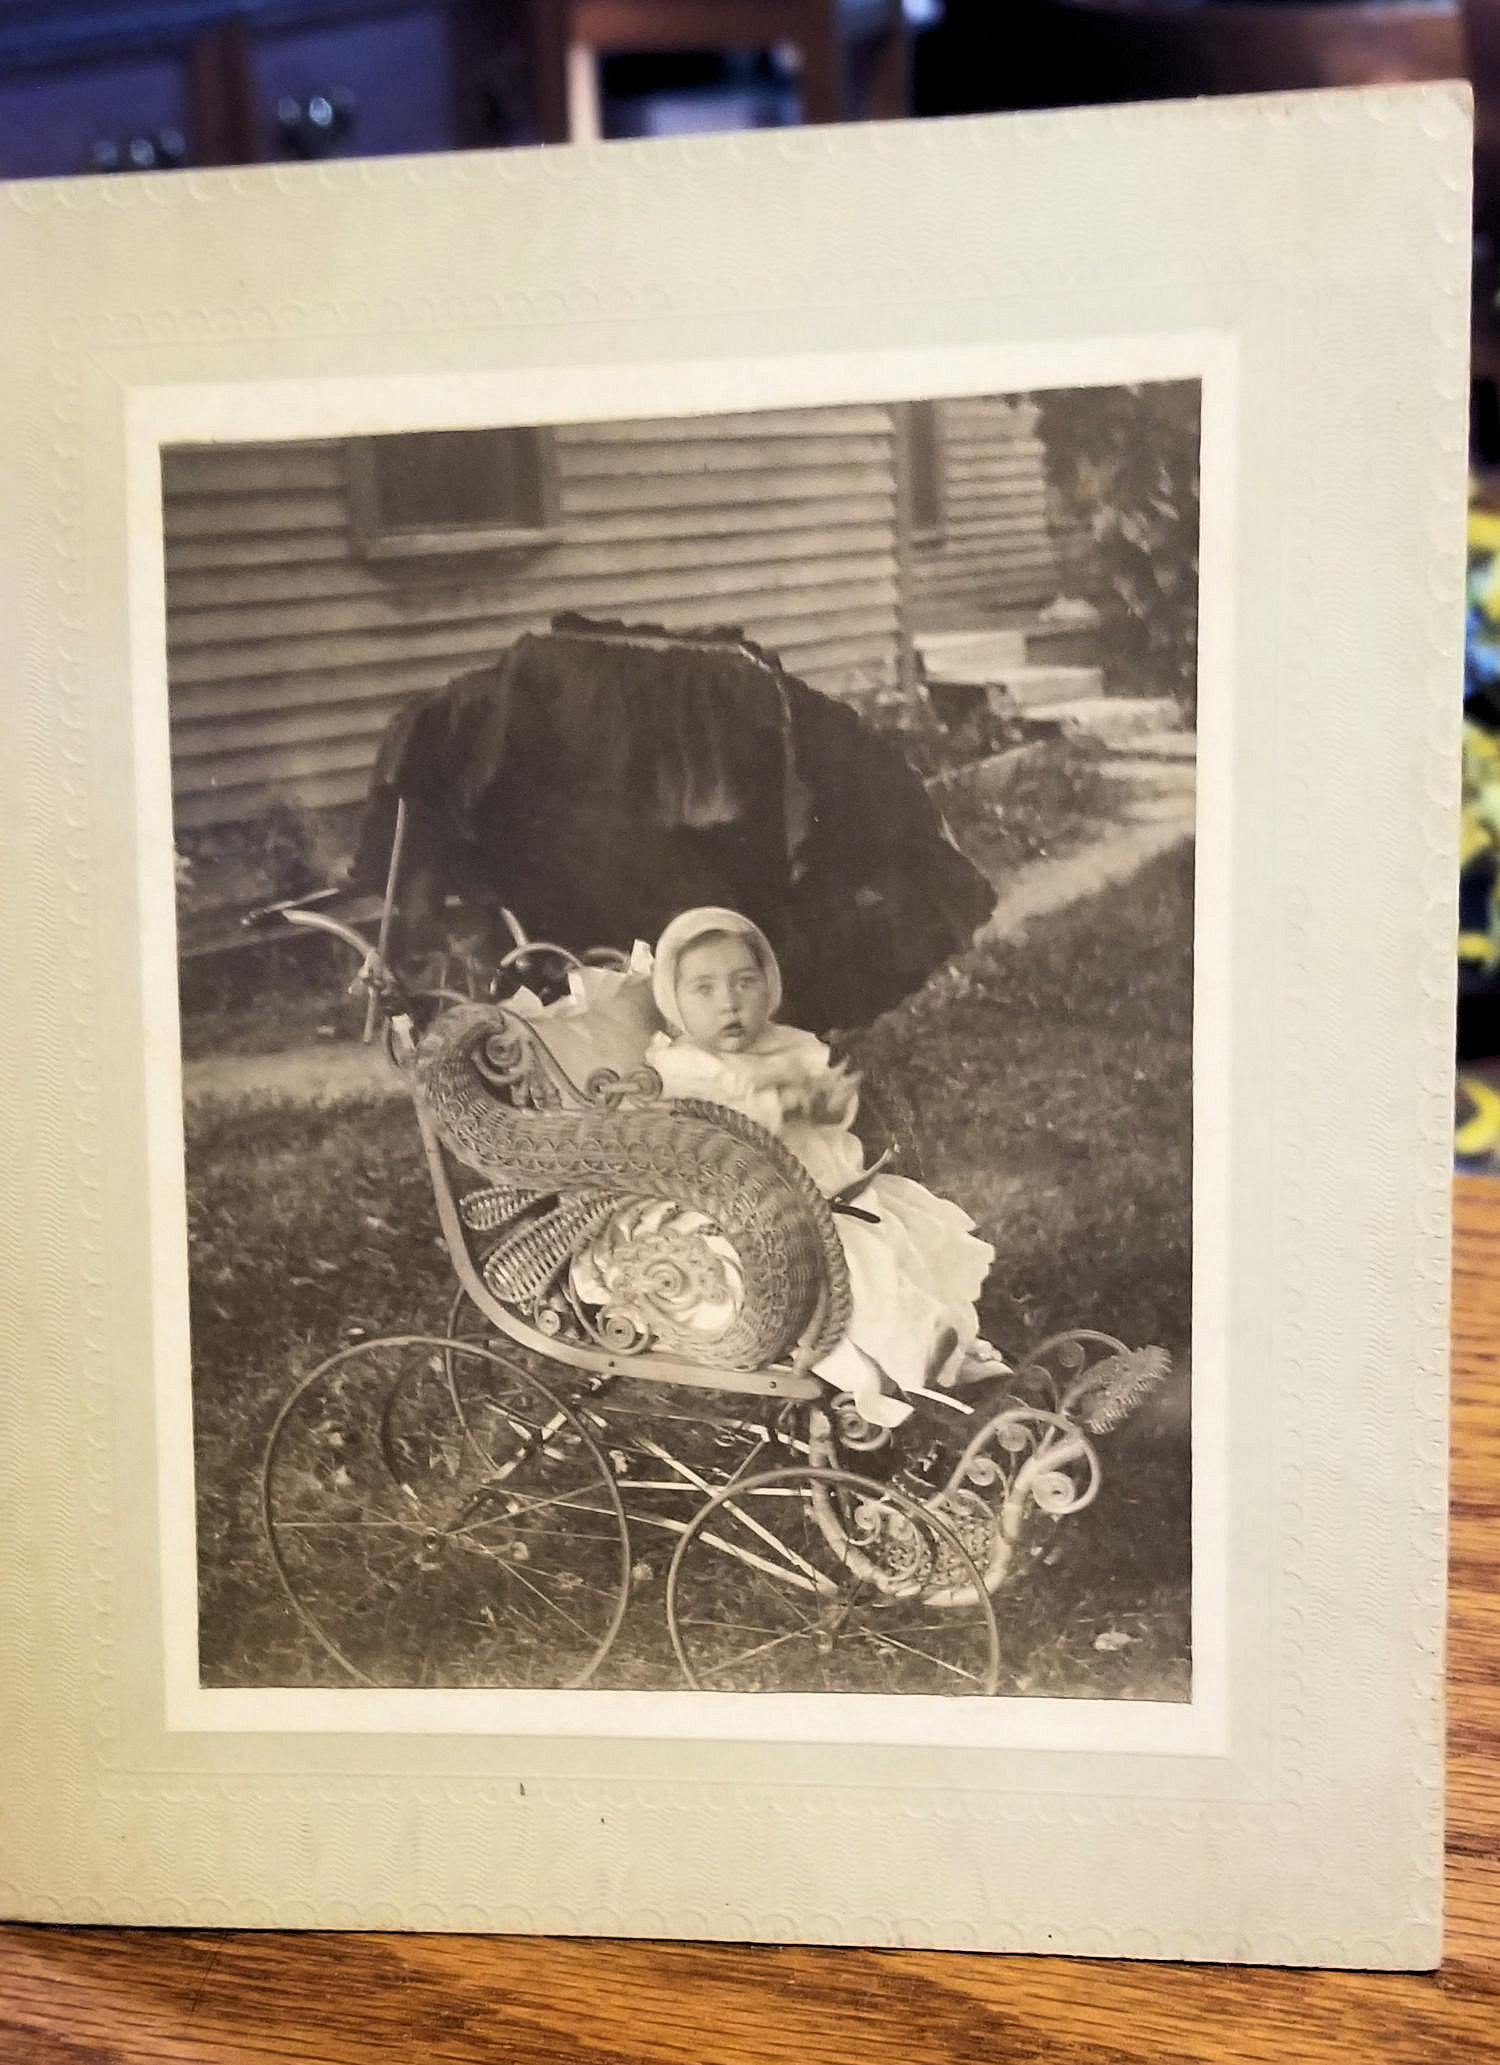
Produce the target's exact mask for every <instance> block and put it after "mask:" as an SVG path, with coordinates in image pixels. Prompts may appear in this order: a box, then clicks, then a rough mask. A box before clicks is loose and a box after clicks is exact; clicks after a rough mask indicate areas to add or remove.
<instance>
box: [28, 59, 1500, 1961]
mask: <svg viewBox="0 0 1500 2065" xmlns="http://www.w3.org/2000/svg"><path fill="white" fill-rule="evenodd" d="M1470 134H1471V132H1470V116H1469V107H1468V98H1467V94H1466V91H1465V89H1464V88H1463V87H1461V86H1458V85H1453V86H1436V87H1423V88H1405V87H1397V88H1391V89H1382V90H1378V91H1370V92H1359V93H1327V94H1321V93H1320V94H1313V95H1304V96H1291V97H1284V98H1266V99H1254V100H1244V101H1216V102H1209V103H1200V104H1192V105H1190V104H1182V105H1161V106H1156V107H1139V108H1126V109H1117V110H1085V111H1079V112H1069V113H1060V114H1049V115H1039V116H1025V117H1011V118H996V119H990V118H986V119H980V120H964V121H957V122H944V123H934V124H927V125H916V124H910V125H908V124H897V125H892V126H887V127H871V128H862V129H861V128H848V129H839V130H804V131H793V132H786V133H782V134H778V135H776V136H755V137H732V138H717V139H712V140H704V141H675V142H670V143H656V144H643V145H618V146H616V145H605V146H598V147H589V148H580V149H569V150H545V151H532V152H516V153H503V152H502V153H494V154H487V155H474V156H462V157H446V158H429V159H424V160H419V161H402V162H387V163H355V164H342V165H339V164H335V165H327V166H321V167H301V168H294V169H282V170H269V169H267V170H251V171H244V172H237V171H227V172H220V173H209V174H202V175H199V174H173V175H169V176H162V177H152V176H147V177H140V178H132V179H130V180H118V181H111V180H103V179H94V180H80V181H64V182H57V183H47V182H37V183H32V184H20V185H15V186H12V187H9V188H7V189H4V190H0V270H3V276H4V277H5V279H6V280H7V281H8V282H9V283H10V286H9V291H8V293H7V296H6V300H5V307H4V310H3V313H0V336H3V343H4V363H5V368H6V370H5V375H4V379H3V383H0V416H3V438H0V450H3V452H4V455H5V456H4V462H3V463H4V473H5V481H6V488H7V494H6V509H7V514H8V520H7V523H6V525H5V528H4V532H3V535H0V596H3V602H4V613H5V621H6V623H7V625H8V626H9V632H10V635H9V636H8V638H7V639H6V641H5V644H4V648H3V658H0V669H3V673H4V686H5V692H4V696H3V699H0V709H3V712H4V715H3V720H0V721H3V724H4V727H5V740H6V744H5V751H4V755H3V759H0V781H3V782H4V784H5V787H6V807H5V810H4V824H5V836H6V848H7V864H6V879H7V889H8V896H7V908H8V913H9V922H8V925H7V928H6V938H5V948H4V951H5V955H6V961H7V979H6V982H5V984H4V997H5V1005H4V1008H5V1011H6V1014H7V1018H8V1021H9V1033H8V1051H9V1056H10V1062H9V1084H8V1087H7V1090H6V1092H5V1095H4V1097H3V1100H0V1104H3V1108H4V1110H5V1113H6V1119H7V1126H6V1138H7V1161H8V1165H9V1167H10V1169H11V1171H12V1178H13V1180H12V1182H11V1183H10V1184H9V1185H8V1186H7V1193H6V1203H5V1231H4V1239H3V1242H0V1251H3V1253H4V1256H5V1267H6V1272H7V1277H8V1279H9V1284H8V1291H7V1301H6V1302H7V1307H8V1310H9V1312H10V1314H11V1315H12V1318H11V1325H10V1327H9V1329H8V1331H7V1345H6V1350H5V1354H6V1364H7V1375H6V1381H5V1384H4V1387H3V1402H0V1414H3V1416H4V1426H5V1435H4V1440H3V1443H0V1471H3V1473H4V1482H5V1491H4V1499H3V1505H0V1512H3V1521H0V1525H3V1529H4V1540H5V1549H4V1555H3V1557H0V1598H3V1602H4V1611H3V1616H0V1624H3V1627H4V1630H5V1635H4V1640H5V1648H6V1664H5V1669H4V1672H3V1674H0V1712H3V1716H4V1741H5V1769H6V1777H5V1803H4V1812H3V1818H0V1907H3V1910H4V1912H6V1913H7V1914H10V1915H14V1916H18V1917H27V1918H35V1919H42V1920H56V1921H68V1922H75V1923H76V1922H122V1923H140V1924H158V1925H181V1924H193V1925H197V1926H211V1925H224V1926H236V1927H244V1926H251V1927H273V1926H285V1927H303V1926H307V1927H311V1926H318V1927H351V1928H376V1927H379V1928H415V1929H423V1928H430V1929H463V1930H500V1931H526V1932H558V1933H579V1932H581V1933H591V1934H592V1933H601V1934H627V1935H654V1936H667V1937H671V1936H679V1937H699V1938H719V1939H737V1938H750V1939H757V1940H772V1941H814V1942H827V1943H858V1944H872V1945H879V1944H892V1945H931V1946H938V1947H954V1948H982V1949H992V1950H1010V1951H1048V1950H1051V1951H1062V1952H1068V1953H1077V1954H1096V1955H1097V1954H1102V1955H1120V1956H1137V1957H1156V1958H1203V1959H1236V1960H1254V1961H1265V1962H1286V1963H1298V1964H1327V1965H1341V1966H1383V1967H1420V1966H1427V1965H1431V1964H1432V1963H1434V1962H1435V1961H1436V1960H1437V1958H1438V1957H1439V1955H1440V1949H1441V1854H1442V1769H1443V1762H1442V1759H1443V1748H1442V1745H1443V1733H1442V1701H1441V1680H1442V1622H1443V1564H1444V1544H1445V1530H1444V1511H1445V1433H1446V1412H1445V1407H1446V1394H1445V1379H1446V1345H1447V1344H1446V1316H1447V1274H1448V1219H1449V1204H1448V1184H1449V1155H1450V1141H1449V1132H1450V1123H1451V1053H1452V998H1453V986H1454V984H1453V967H1454V957H1453V938H1452V934H1453V906H1454V875H1455V868H1456V854H1457V834H1456V800H1455V799H1456V787H1457V782H1456V753H1457V741H1458V714H1459V705H1460V683H1461V642H1462V625H1463V584H1464V536H1463V533H1464V509H1465V452H1466V408H1467V371H1466V341H1467V282H1468V248H1469V214H1468V210H1469V154H1470ZM1158 381H1164V382H1174V383H1182V382H1196V383H1198V387H1199V397H1200V417H1199V420H1200V425H1201V431H1200V436H1201V443H1200V458H1201V504H1200V516H1199V523H1200V529H1199V548H1200V549H1199V562H1200V563H1199V570H1198V581H1199V589H1198V646H1197V778H1196V790H1195V793H1196V830H1195V834H1194V845H1193V851H1194V855H1195V897H1196V902H1195V905H1194V907H1193V917H1192V921H1191V924H1192V939H1191V942H1190V944H1191V948H1192V963H1193V974H1192V983H1193V989H1192V999H1191V1016H1192V1029H1191V1030H1192V1053H1193V1065H1192V1083H1191V1086H1190V1092H1189V1089H1188V1087H1187V1086H1184V1089H1183V1095H1184V1097H1186V1096H1188V1095H1189V1094H1190V1096H1191V1118H1192V1136H1193V1144H1192V1162H1191V1220H1192V1286H1191V1292H1192V1338H1191V1357H1190V1362H1191V1479H1192V1496H1191V1545H1192V1555H1191V1573H1192V1575H1191V1676H1190V1683H1189V1686H1188V1690H1187V1696H1186V1697H1185V1698H1182V1697H1179V1698H1177V1699H1175V1700H1168V1699H1165V1698H1163V1699H1150V1698H1146V1699H1140V1700H1136V1701H1131V1700H1130V1699H1124V1698H1119V1697H1115V1698H1112V1699H1111V1698H1103V1697H1100V1698H1092V1697H1081V1698H1080V1697H1074V1698H1045V1699H1027V1698H1025V1697H1019V1696H1015V1688H1014V1687H1012V1688H1010V1695H1009V1696H1002V1697H995V1698H988V1699H959V1698H953V1699H941V1698H934V1697H902V1696H897V1695H893V1694H884V1693H878V1692H877V1693H869V1692H862V1691H859V1690H855V1691H852V1692H843V1693H839V1694H836V1695H834V1694H826V1693H822V1694H820V1693H813V1694H808V1693H805V1692H788V1693H781V1692H775V1691H753V1692H748V1693H747V1692H716V1691H687V1690H659V1689H658V1690H650V1691H644V1692H643V1691H630V1690H625V1691H619V1690H614V1691H609V1690H605V1691H597V1690H596V1691H590V1690H583V1691H540V1692H535V1691H533V1692H527V1691H524V1690H519V1689H505V1688H501V1689H489V1690H475V1691H468V1690H447V1691H424V1690H420V1689H411V1688H401V1687H398V1686H391V1687H387V1688H385V1689H380V1688H378V1687H372V1686H368V1685H365V1686H361V1685H358V1684H355V1683H352V1682H351V1683H347V1684H343V1685H341V1684H340V1683H339V1682H338V1681H337V1678H336V1677H335V1678H334V1679H333V1680H332V1681H331V1682H328V1683H322V1684H320V1683H319V1682H318V1681H317V1679H316V1678H314V1679H312V1680H311V1681H307V1680H304V1681H302V1682H301V1683H300V1684H296V1685H290V1686H285V1687H281V1688H276V1687H272V1688H269V1689H268V1688H265V1687H263V1686H257V1685H254V1684H252V1683H249V1682H246V1683H245V1684H243V1685H241V1686H239V1687H236V1686H234V1685H233V1684H231V1685H228V1686H226V1685H225V1684H224V1683H222V1682H220V1683H218V1684H213V1683H208V1682H205V1677H206V1673H205V1672H204V1670H203V1669H202V1667H201V1659H200V1655H199V1649H198V1639H199V1631H198V1625H197V1616H196V1610H195V1597H194V1593H195V1581H196V1580H195V1564H194V1556H195V1537H194V1527H195V1518H194V1504H193V1488H194V1470H195V1458H194V1447H193V1442H194V1423H193V1416H192V1396H191V1390H190V1386H189V1373H190V1372H189V1340H188V1331H187V1318H186V1311H187V1290H188V1262H187V1255H186V1247H187V1243H186V1239H185V1230H184V1216H183V1215H184V1198H183V1174H182V1139H183V1134H182V1124H183V1119H182V1101H181V1100H182V1081H183V1067H184V1064H183V1061H182V1054H181V1048H180V1045H179V1034H178V992H177V981H176V971H175V963H174V953H175V932H174V924H175V919H174V909H173V905H174V897H173V891H174V879H175V877H174V853H173V830H172V827H173V817H172V811H173V797H172V775H173V761H172V752H171V746H170V739H171V732H170V728H169V715H171V714H172V712H171V710H170V709H169V704H170V702H171V697H170V696H169V688H170V689H171V691H172V695H173V696H175V694H176V679H175V677H174V674H173V668H174V665H175V664H176V663H175V662H174V660H173V658H172V654H171V651H170V650H169V646H168V637H167V632H168V616H169V611H168V608H167V605H166V602H165V600H164V573H163V564H164V562H163V544H162V523H163V488H162V482H163V465H162V453H163V451H167V452H170V451H171V450H172V449H173V448H174V447H181V446H191V447H193V448H195V450H196V451H197V452H198V453H200V454H202V453H204V452H205V451H207V452H208V453H210V455H211V454H212V451H213V450H214V449H216V448H224V447H228V448H232V447H234V446H238V445H246V444H257V445H261V446H265V445H273V444H275V443H277V442H278V441H285V442H289V443H296V444H298V445H299V446H304V447H305V446H308V445H317V444H318V443H319V441H327V440H337V439H355V438H360V437H369V436H378V435H381V434H391V433H404V432H415V431H443V430H459V429H475V428H483V427H496V428H500V427H504V426H507V425H536V424H544V425H545V424H560V425H566V426H573V427H576V426H589V425H594V426H608V425H610V424H617V425H620V424H632V423H634V424H639V423H643V422H644V423H649V422H650V421H652V420H653V419H660V418H671V419H682V418H684V417H695V418H698V417H701V418H705V419H713V418H715V417H722V416H728V415H734V416H736V417H742V416H747V415H753V414H754V413H755V412H757V411H774V412H787V411H791V410H796V409H812V408H817V409H819V410H821V411H828V410H835V411H836V410H839V409H854V408H860V409H867V410H875V409H881V410H886V411H891V410H893V409H895V408H896V407H899V405H900V404H902V403H904V402H907V401H912V400H922V401H930V400H932V399H934V398H938V399H940V400H941V399H944V398H946V399H947V400H949V401H951V402H955V403H956V402H957V401H961V400H962V399H963V398H964V397H978V396H1031V397H1035V396H1036V395H1038V394H1044V393H1046V392H1049V391H1055V390H1059V389H1068V390H1077V391H1080V392H1081V391H1083V390H1087V389H1093V388H1112V389H1115V390H1125V389H1137V390H1140V391H1146V390H1148V389H1149V387H1150V384H1151V383H1153V382H1158ZM195 463H196V462H195ZM561 492H562V494H563V497H564V501H565V500H566V494H567V487H566V482H564V484H563V488H562V491H561ZM532 542H533V543H534V542H535V541H532ZM903 606H905V605H904V604H903ZM703 614H704V616H705V617H709V618H710V620H711V621H718V620H719V617H720V615H721V614H722V612H721V611H717V610H716V611H713V612H710V610H709V608H708V605H707V604H706V605H705V609H704V613H703ZM701 620H702V619H700V621H701ZM177 714H178V715H180V714H181V713H180V712H178V713H177ZM1101 893H1102V894H1103V895H1105V896H1108V895H1110V894H1111V893H1113V892H1111V890H1110V889H1109V887H1108V886H1106V887H1105V888H1104V889H1103V891H1102V892H1101ZM1044 922H1045V921H1044ZM1028 936H1032V935H1028ZM1089 1266H1090V1258H1089V1257H1087V1256H1082V1257H1080V1258H1079V1269H1080V1272H1081V1273H1086V1272H1087V1270H1088V1268H1089ZM995 1268H996V1270H998V1271H1000V1272H1002V1273H1003V1271H1004V1268H1005V1258H1004V1254H1003V1253H1002V1254H1001V1255H1000V1256H999V1258H998V1259H997V1262H996V1264H995ZM335 1345H336V1341H333V1340H330V1341H329V1343H328V1346H329V1347H330V1348H331V1347H333V1346H335ZM318 1352H322V1351H321V1350H319V1351H318ZM304 1366H305V1364H304ZM293 1374H294V1373H293V1372H292V1371H291V1370H290V1369H289V1370H288V1372H287V1383H288V1386H289V1387H290V1385H291V1383H292V1381H293ZM264 1436H265V1429H264V1428H262V1429H261V1430H260V1436H259V1438H260V1439H261V1440H262V1441H263V1440H264ZM198 1467H200V1468H202V1467H204V1464H203V1460H202V1456H201V1455H200V1457H199V1459H198ZM246 1467H249V1468H255V1467H258V1463H257V1461H256V1459H255V1458H254V1457H253V1456H252V1457H251V1460H250V1462H249V1463H248V1464H247V1466H246ZM1088 1518H1089V1516H1088V1515H1086V1514H1085V1515H1083V1516H1081V1517H1080V1519H1079V1520H1078V1521H1076V1522H1075V1521H1070V1522H1069V1523H1068V1525H1069V1526H1072V1527H1075V1528H1076V1527H1079V1526H1082V1525H1083V1523H1084V1522H1085V1521H1086V1520H1088ZM200 1547H201V1544H200ZM1026 1581H1027V1573H1026V1572H1025V1571H1024V1570H1023V1571H1022V1572H1021V1573H1020V1575H1019V1576H1018V1577H1017V1579H1016V1582H1017V1584H1018V1585H1024V1584H1025V1583H1026ZM996 1605H997V1616H996V1617H997V1621H998V1626H999V1634H1000V1640H1001V1643H1002V1645H1003V1642H1004V1639H1005V1629H1006V1592H1005V1589H1004V1588H1002V1590H1001V1592H1000V1594H999V1595H998V1598H997V1602H996ZM936 1639H937V1638H934V1641H935V1643H936ZM1114 1639H1115V1638H1114V1637H1111V1638H1110V1641H1111V1642H1112V1641H1113V1640H1114ZM1103 1646H1104V1647H1105V1648H1106V1649H1107V1648H1108V1647H1109V1646H1110V1643H1109V1642H1106V1643H1105V1644H1104V1645H1103Z"/></svg>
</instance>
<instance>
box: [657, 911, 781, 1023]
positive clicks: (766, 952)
mask: <svg viewBox="0 0 1500 2065" xmlns="http://www.w3.org/2000/svg"><path fill="white" fill-rule="evenodd" d="M709 932H728V933H732V934H734V935H736V936H737V937H739V938H741V939H748V940H749V942H750V944H751V946H752V947H753V948H754V949H755V956H756V959H757V960H758V961H759V962H760V965H761V967H762V968H763V969H764V970H765V975H766V983H767V986H768V988H769V990H770V1015H771V1016H772V1017H773V1018H774V1017H775V1016H776V1013H777V1011H778V1010H779V1009H780V1008H781V970H780V968H779V967H778V966H777V962H776V956H775V954H774V953H773V952H772V951H771V942H770V940H769V939H767V938H766V935H765V934H764V932H762V931H761V929H760V927H759V925H757V924H755V923H753V922H752V920H751V919H749V918H745V917H741V915H740V913H739V912H738V911H730V910H724V909H722V908H721V907H720V906H719V905H717V904H711V903H709V904H700V905H699V906H698V908H697V909H696V910H691V911H679V912H678V914H677V916H676V917H675V918H674V919H673V920H672V922H671V924H670V925H669V926H668V927H667V929H666V931H665V932H664V933H663V934H662V936H661V938H660V939H659V940H658V941H657V942H656V953H655V955H654V957H653V959H652V964H651V994H652V996H653V997H654V998H655V1000H656V1008H657V1010H658V1011H659V1012H660V1013H661V1015H662V1017H663V1018H664V1019H665V1020H666V1022H667V1024H668V1025H670V1026H671V1027H672V1028H673V1029H674V1030H675V1031H677V1032H681V1030H682V1017H681V1014H680V1013H679V1011H678V1009H677V964H678V962H679V961H680V960H681V959H682V956H683V955H684V954H685V953H686V952H687V950H688V948H689V947H690V946H693V945H695V944H696V943H697V941H699V940H700V939H702V938H703V937H704V935H705V934H706V933H709Z"/></svg>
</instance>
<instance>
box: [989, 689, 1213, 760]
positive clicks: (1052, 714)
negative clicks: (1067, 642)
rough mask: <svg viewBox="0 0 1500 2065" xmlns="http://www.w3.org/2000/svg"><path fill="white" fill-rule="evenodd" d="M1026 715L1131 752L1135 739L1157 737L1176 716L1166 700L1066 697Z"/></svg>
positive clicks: (1031, 708) (1040, 705) (1038, 705)
mask: <svg viewBox="0 0 1500 2065" xmlns="http://www.w3.org/2000/svg"><path fill="white" fill-rule="evenodd" d="M1026 714H1027V716H1028V717H1034V718H1037V719H1039V720H1044V721H1046V722H1048V723H1055V724H1059V725H1061V726H1062V728H1063V730H1064V731H1065V732H1071V733H1073V734H1075V735H1077V736H1079V737H1082V738H1094V739H1098V740H1099V741H1100V742H1101V744H1103V745H1106V746H1125V745H1129V746H1130V747H1131V750H1132V751H1133V750H1134V744H1135V741H1136V740H1137V739H1140V738H1149V737H1153V736H1159V735H1160V734H1161V733H1162V732H1163V731H1164V730H1165V729H1166V727H1167V726H1168V725H1169V724H1170V723H1171V722H1172V720H1173V718H1175V717H1176V715H1177V705H1176V704H1175V703H1174V702H1172V701H1171V699H1170V698H1169V697H1166V696H1070V697H1068V698H1067V699H1066V700H1062V701H1055V702H1051V703H1035V704H1032V705H1031V706H1029V707H1028V709H1027V712H1026Z"/></svg>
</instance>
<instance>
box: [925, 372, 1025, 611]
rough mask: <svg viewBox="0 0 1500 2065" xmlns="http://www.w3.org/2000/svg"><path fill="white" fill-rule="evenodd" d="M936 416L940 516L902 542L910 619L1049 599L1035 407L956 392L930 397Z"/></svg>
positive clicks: (1016, 607) (1009, 607)
mask: <svg viewBox="0 0 1500 2065" xmlns="http://www.w3.org/2000/svg"><path fill="white" fill-rule="evenodd" d="M937 417H938V426H939V428H938V435H939V439H940V444H941V452H942V459H941V464H942V477H943V504H944V511H943V519H944V520H943V524H942V527H941V530H940V531H939V532H938V533H937V534H935V535H929V536H921V535H919V536H918V537H916V538H915V539H914V540H913V543H912V554H911V572H910V579H909V586H908V593H909V598H910V606H911V611H912V616H913V619H914V621H915V622H916V623H917V624H918V625H921V626H924V627H928V628H933V629H936V628H938V627H940V626H947V625H964V624H970V623H983V622H985V621H986V620H988V619H998V618H1004V617H1006V616H1014V615H1017V614H1024V613H1025V612H1027V611H1028V610H1032V609H1035V608H1037V607H1039V606H1041V605H1043V604H1045V603H1048V602H1050V601H1052V599H1053V598H1054V597H1055V596H1056V595H1057V593H1058V588H1059V580H1060V569H1059V565H1058V554H1057V547H1056V544H1055V542H1054V540H1053V537H1052V533H1051V530H1050V528H1049V524H1048V515H1047V477H1046V466H1045V461H1046V453H1045V449H1044V447H1043V445H1042V442H1041V440H1040V438H1039V437H1038V436H1037V434H1036V421H1037V412H1036V409H1035V408H1034V407H1033V406H1032V405H1031V404H1030V403H1028V402H1027V401H1026V400H1025V399H1024V398H1018V399H1011V398H1008V397H1005V396H989V395H986V396H975V397H967V396H965V397H961V398H950V399H947V400H944V401H940V402H939V403H938V404H937Z"/></svg>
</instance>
